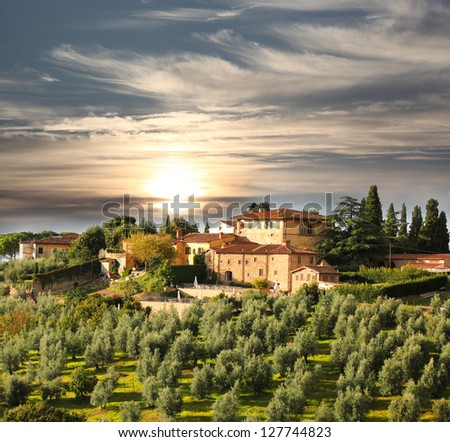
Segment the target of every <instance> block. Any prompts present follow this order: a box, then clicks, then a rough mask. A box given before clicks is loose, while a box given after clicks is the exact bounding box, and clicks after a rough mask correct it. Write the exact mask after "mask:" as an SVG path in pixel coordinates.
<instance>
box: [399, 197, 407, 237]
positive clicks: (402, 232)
mask: <svg viewBox="0 0 450 442" xmlns="http://www.w3.org/2000/svg"><path fill="white" fill-rule="evenodd" d="M398 234H399V236H407V234H408V221H407V218H406V204H405V203H403V204H402V210H401V212H400V226H399V231H398Z"/></svg>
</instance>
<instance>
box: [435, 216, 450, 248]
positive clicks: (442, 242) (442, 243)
mask: <svg viewBox="0 0 450 442" xmlns="http://www.w3.org/2000/svg"><path fill="white" fill-rule="evenodd" d="M448 241H449V234H448V228H447V216H446V215H445V212H441V213H440V214H439V218H438V223H437V226H436V234H435V242H436V252H440V253H448V252H449V248H448Z"/></svg>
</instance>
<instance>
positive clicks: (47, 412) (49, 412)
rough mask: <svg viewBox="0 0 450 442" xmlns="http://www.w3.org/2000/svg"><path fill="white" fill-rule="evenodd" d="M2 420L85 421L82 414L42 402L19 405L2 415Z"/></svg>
mask: <svg viewBox="0 0 450 442" xmlns="http://www.w3.org/2000/svg"><path fill="white" fill-rule="evenodd" d="M3 421H4V422H86V417H85V416H84V415H83V414H79V413H74V412H72V411H67V410H64V409H61V408H54V407H50V406H49V405H47V404H45V403H44V402H33V403H30V404H25V405H19V406H18V407H16V408H13V409H11V410H8V411H6V412H5V414H4V415H3Z"/></svg>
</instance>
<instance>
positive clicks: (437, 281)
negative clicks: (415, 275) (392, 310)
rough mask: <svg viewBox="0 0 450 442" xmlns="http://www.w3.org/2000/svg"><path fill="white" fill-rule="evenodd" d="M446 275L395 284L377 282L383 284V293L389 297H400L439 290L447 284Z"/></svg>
mask: <svg viewBox="0 0 450 442" xmlns="http://www.w3.org/2000/svg"><path fill="white" fill-rule="evenodd" d="M447 282H448V278H447V276H446V275H436V276H426V277H424V278H419V279H414V280H412V281H409V282H399V283H395V284H376V286H381V287H380V289H381V294H382V295H383V296H387V297H388V298H399V297H402V296H409V295H418V294H420V293H426V292H432V291H434V290H439V289H440V288H441V287H444V286H446V285H447Z"/></svg>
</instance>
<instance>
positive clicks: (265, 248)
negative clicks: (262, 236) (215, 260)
mask: <svg viewBox="0 0 450 442" xmlns="http://www.w3.org/2000/svg"><path fill="white" fill-rule="evenodd" d="M216 253H220V254H227V253H248V254H252V255H292V254H304V255H305V254H306V255H317V252H311V251H310V250H301V249H296V248H295V247H291V246H288V245H284V244H256V243H251V242H250V243H245V242H243V243H241V244H232V245H230V246H225V247H222V248H217V249H216Z"/></svg>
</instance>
